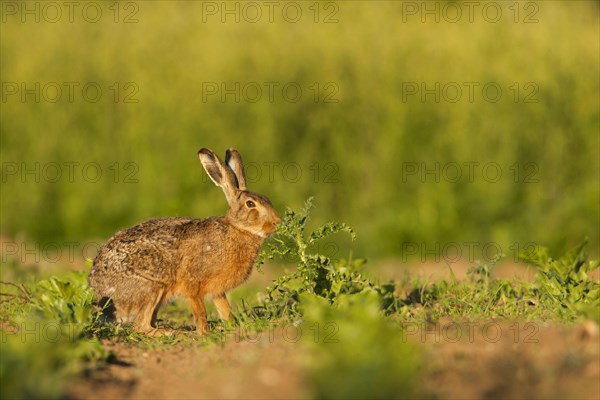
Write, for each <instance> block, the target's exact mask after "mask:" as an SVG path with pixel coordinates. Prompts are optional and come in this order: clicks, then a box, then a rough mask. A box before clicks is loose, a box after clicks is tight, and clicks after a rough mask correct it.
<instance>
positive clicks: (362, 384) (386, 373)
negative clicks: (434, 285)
mask: <svg viewBox="0 0 600 400" xmlns="http://www.w3.org/2000/svg"><path fill="white" fill-rule="evenodd" d="M301 303H302V309H303V313H304V324H303V325H304V326H307V327H312V328H313V329H315V330H320V331H326V332H328V335H327V336H324V335H320V336H318V337H317V336H314V335H305V336H303V338H304V341H303V343H304V345H305V346H306V348H307V349H308V359H307V364H308V366H309V367H310V369H309V375H310V378H311V384H312V387H313V390H314V392H315V393H314V394H315V397H316V398H318V399H397V398H411V397H413V396H414V395H415V393H416V386H417V385H416V382H417V380H418V377H419V374H420V369H421V361H420V354H419V351H418V349H417V347H416V346H415V345H414V344H413V343H411V342H409V341H407V340H406V336H405V335H404V334H403V333H402V328H400V327H394V326H392V325H391V324H390V322H389V321H387V320H386V318H384V317H383V315H382V313H381V303H380V299H379V296H378V295H377V294H376V293H374V292H372V291H364V292H361V293H355V294H342V295H340V296H339V297H338V298H337V301H336V303H334V304H331V303H330V302H328V301H326V300H325V299H324V298H322V297H320V296H318V295H316V294H311V293H304V294H302V295H301Z"/></svg>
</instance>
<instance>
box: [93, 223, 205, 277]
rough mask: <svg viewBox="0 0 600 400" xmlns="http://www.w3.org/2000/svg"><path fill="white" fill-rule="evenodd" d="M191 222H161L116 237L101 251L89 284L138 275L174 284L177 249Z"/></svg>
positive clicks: (123, 231)
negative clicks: (108, 277) (96, 278)
mask: <svg viewBox="0 0 600 400" xmlns="http://www.w3.org/2000/svg"><path fill="white" fill-rule="evenodd" d="M191 221H193V219H192V218H158V219H151V220H148V221H145V222H142V223H141V224H138V225H135V226H132V227H131V228H127V229H125V230H122V231H120V232H118V233H117V234H115V235H114V236H113V237H112V238H111V239H109V241H108V242H107V243H106V244H105V245H104V246H102V247H101V248H100V251H99V252H98V255H97V256H96V258H95V259H94V264H93V266H92V270H91V272H90V281H93V280H94V278H95V277H100V276H111V275H113V276H115V275H118V276H123V275H125V276H131V275H135V276H138V277H142V278H145V279H148V280H151V281H155V282H161V283H164V284H169V283H171V282H173V281H174V279H175V276H176V269H177V264H178V259H179V256H178V248H179V245H180V243H181V235H182V234H185V233H184V232H185V227H186V226H187V225H189V224H190V222H191Z"/></svg>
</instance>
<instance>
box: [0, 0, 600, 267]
mask: <svg viewBox="0 0 600 400" xmlns="http://www.w3.org/2000/svg"><path fill="white" fill-rule="evenodd" d="M7 3H8V4H9V5H10V7H8V8H7V6H6V4H7ZM34 3H36V2H30V5H29V6H30V7H31V9H33V10H34V11H33V14H31V13H30V14H27V13H23V10H24V8H25V7H27V6H26V5H25V4H24V3H22V2H3V5H2V7H3V10H2V39H1V46H0V49H1V52H2V57H1V63H0V66H1V71H2V73H1V74H2V77H1V80H2V103H1V106H2V110H1V128H0V129H1V134H2V150H1V157H2V194H1V211H2V221H1V225H0V230H1V234H2V235H3V236H4V237H8V238H14V237H17V236H18V235H25V237H27V238H28V240H31V241H36V242H40V243H48V242H57V241H59V242H60V241H79V242H82V241H85V240H90V239H106V238H108V237H109V236H111V235H112V234H113V233H114V232H115V231H117V230H118V229H121V228H123V227H125V226H129V225H133V224H135V223H137V222H139V221H141V220H144V219H146V218H150V217H154V216H176V215H191V216H198V217H202V216H209V215H219V214H222V213H224V212H225V209H226V203H225V199H224V196H223V194H222V193H221V192H220V190H218V189H217V188H215V187H214V185H213V184H212V182H210V181H209V180H208V179H207V178H206V175H205V174H204V172H203V171H202V170H201V167H200V163H199V162H198V159H197V156H196V152H197V150H198V149H200V148H201V147H209V148H211V149H213V150H215V151H217V152H218V153H219V154H221V155H224V151H225V149H226V148H228V147H236V148H237V149H239V150H240V152H241V153H242V155H243V156H244V159H245V162H246V163H247V164H248V174H249V180H250V185H249V186H250V189H252V190H254V191H257V192H259V193H264V194H266V195H268V196H269V197H270V198H271V200H272V202H273V203H274V205H275V206H276V208H277V209H278V210H279V211H280V212H281V213H282V212H283V211H284V210H285V207H286V206H291V207H294V208H297V207H300V206H301V205H302V203H303V202H304V200H305V199H306V198H307V197H309V196H314V197H315V202H316V204H317V209H316V210H315V213H314V214H313V215H314V218H315V219H317V220H319V221H328V220H334V219H335V220H341V221H345V222H347V223H349V224H350V225H352V226H353V227H354V228H355V229H356V231H357V232H358V235H359V240H358V242H357V243H356V244H355V245H354V246H355V254H360V255H364V256H369V257H388V256H391V257H399V256H402V255H403V251H404V250H406V248H403V243H404V244H405V243H407V242H414V243H418V244H419V246H423V248H426V249H433V250H434V251H435V249H436V244H441V249H442V250H443V248H444V244H447V243H453V242H454V243H470V242H478V243H480V244H485V243H487V242H495V243H498V245H499V246H500V247H501V248H502V250H503V251H504V252H505V253H507V254H508V253H511V251H512V250H511V249H515V246H516V247H518V246H523V245H526V244H528V243H531V242H534V243H539V244H543V245H547V246H551V247H563V246H565V245H566V244H568V243H574V242H579V241H580V240H581V239H582V238H583V237H585V236H588V237H590V243H591V246H590V251H591V252H592V253H594V254H598V253H599V247H598V246H599V245H598V243H599V242H600V237H599V219H600V215H599V204H600V201H599V182H600V176H599V171H600V166H599V107H600V105H599V76H600V71H599V52H598V49H599V28H598V26H599V22H598V21H599V19H598V14H599V6H598V2H595V1H586V2H567V1H562V2H561V1H551V2H519V3H516V2H495V3H494V2H492V3H493V4H492V6H486V5H487V4H488V3H485V2H484V3H477V2H476V5H475V6H474V8H473V9H472V11H473V12H472V13H469V7H470V6H467V5H465V3H461V2H446V1H439V2H428V3H427V6H428V7H429V8H428V9H430V10H434V11H433V14H428V13H426V12H425V10H424V9H423V7H425V5H424V4H425V3H422V2H395V1H394V2H385V1H377V2H368V1H353V2H343V1H340V2H312V1H311V2H302V1H300V2H294V3H286V2H275V3H274V4H275V5H268V4H267V3H265V2H255V3H252V4H250V5H248V4H247V3H240V2H227V3H223V2H196V1H193V2H190V1H181V2H177V1H174V2H171V1H169V2H167V1H152V2H137V3H134V2H121V3H113V2H95V3H93V4H92V5H88V4H89V3H86V2H81V3H77V4H78V5H77V6H76V7H75V8H74V10H73V13H72V18H71V16H70V14H69V10H68V9H67V7H66V6H64V5H63V6H61V7H62V9H59V11H60V12H61V13H62V14H61V16H60V17H57V15H58V14H56V11H55V10H53V9H51V8H47V7H46V6H45V5H44V3H43V2H42V3H39V4H38V6H39V7H40V9H39V13H38V16H39V22H36V14H35V13H36V11H35V5H32V4H34ZM58 4H62V3H60V2H59V3H58ZM471 4H473V3H471ZM13 6H14V8H13ZM44 7H46V8H44ZM226 7H228V8H226ZM236 7H237V10H239V11H238V12H236ZM415 7H416V8H415ZM490 7H492V8H490ZM436 9H437V15H436V11H435V10H436ZM497 9H499V10H500V12H501V15H500V16H499V17H497V15H498V14H497V13H496V11H497ZM97 10H100V13H101V16H100V17H99V18H97V16H98V15H99V14H98V13H97ZM227 10H233V13H231V14H228V13H227V12H226V11H227ZM259 10H260V12H261V15H258V14H257V11H259ZM457 10H461V12H462V15H461V16H460V18H457V17H458V15H457V14H456V11H457ZM299 13H300V14H299ZM436 18H439V22H436ZM86 19H87V20H86ZM96 19H98V21H97V22H91V21H93V20H96ZM236 20H237V21H236ZM454 20H456V22H451V21H454ZM36 85H39V86H36ZM223 85H225V86H223ZM236 85H239V86H236ZM436 85H438V86H436ZM237 87H239V90H238V89H236V88H237ZM69 88H73V92H72V95H71V93H70V90H69ZM84 88H85V89H84ZM97 88H100V90H101V94H97V93H96V89H97ZM436 88H439V89H436ZM469 88H473V92H472V93H470V90H469ZM484 88H485V90H484ZM498 88H499V89H500V90H501V95H500V96H498V94H497V89H498ZM57 89H59V90H60V92H58V91H57ZM271 89H272V92H270V90H271ZM298 89H300V92H301V95H300V96H298ZM457 89H460V92H459V91H457ZM258 90H260V93H259V92H258ZM215 92H216V93H215ZM415 92H416V93H415ZM436 96H437V97H439V98H436ZM36 97H39V98H36ZM27 171H33V172H27ZM428 171H433V172H428ZM436 171H437V172H436ZM459 173H460V176H458V174H459ZM498 173H500V174H501V175H499V176H498ZM437 246H439V245H437ZM479 248H481V247H479Z"/></svg>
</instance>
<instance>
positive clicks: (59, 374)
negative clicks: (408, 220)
mask: <svg viewBox="0 0 600 400" xmlns="http://www.w3.org/2000/svg"><path fill="white" fill-rule="evenodd" d="M311 208H312V201H311V200H310V199H309V200H308V201H307V202H306V204H305V207H304V208H303V209H302V210H300V211H299V212H296V211H293V210H288V211H287V212H286V214H285V216H284V218H283V223H282V225H281V226H280V227H279V229H278V232H277V234H276V235H275V236H274V237H273V238H272V239H270V240H269V241H268V242H267V244H266V245H265V246H264V250H263V252H262V253H261V257H260V259H259V262H258V263H257V267H261V266H262V264H263V263H264V262H265V261H267V260H275V261H277V260H278V257H283V256H285V257H286V259H291V260H294V264H295V265H296V269H295V270H294V271H292V272H290V273H288V274H285V275H284V276H282V277H280V278H278V279H276V280H275V281H273V283H272V284H271V285H270V286H268V287H267V288H266V290H265V291H264V293H262V294H261V295H259V296H258V297H257V298H258V300H257V301H256V302H245V301H243V302H242V303H241V304H238V307H237V310H236V311H235V312H234V316H235V320H234V321H233V322H222V321H211V322H210V324H211V332H210V333H209V334H208V335H207V336H205V337H203V338H199V337H198V336H197V335H196V334H195V333H194V331H193V327H192V326H191V317H190V311H189V308H188V307H187V306H186V305H185V303H184V302H182V301H179V300H177V301H175V302H172V303H170V304H168V305H166V306H165V307H163V309H162V310H161V313H160V314H159V325H160V326H162V327H170V328H175V329H178V330H179V331H180V333H179V334H177V335H174V336H163V337H159V338H150V337H147V336H145V335H143V334H139V333H135V332H132V331H131V329H130V328H129V327H127V326H120V325H114V324H106V323H102V321H100V320H98V317H97V316H98V315H99V314H98V313H97V311H98V310H97V309H96V308H95V305H94V296H93V293H92V291H91V289H90V288H89V287H88V286H87V283H86V274H85V273H83V272H68V273H63V274H61V275H60V276H52V277H50V278H47V279H41V280H38V281H30V282H27V283H19V282H11V283H8V282H4V283H3V285H2V293H3V299H4V301H3V302H2V303H1V320H2V330H1V333H2V340H3V349H2V350H3V357H2V362H1V364H0V375H1V378H2V382H10V384H8V385H5V384H3V385H2V392H3V393H2V395H3V396H2V397H6V396H8V397H15V396H17V397H60V396H61V395H62V394H63V393H64V390H65V386H64V385H65V383H66V382H68V380H69V379H70V378H72V377H73V376H76V375H78V374H81V372H82V371H83V370H84V369H86V368H101V367H102V366H103V365H104V363H106V362H107V360H109V359H110V354H108V353H107V352H106V351H105V350H103V348H102V346H101V344H100V340H112V341H122V342H127V343H130V344H131V345H135V346H140V347H143V348H147V349H154V348H160V347H162V346H172V345H174V344H179V345H184V346H197V345H200V346H207V345H208V346H210V345H220V344H222V343H224V342H227V341H231V340H232V338H235V340H244V338H246V337H250V338H251V337H254V336H255V334H256V332H262V331H264V330H266V329H269V328H271V327H273V326H289V325H290V324H293V325H294V326H298V327H300V329H302V328H304V329H305V330H306V331H310V329H311V327H315V326H316V327H318V329H317V330H316V331H315V335H319V336H318V340H317V339H314V337H313V335H305V336H304V337H305V339H304V340H303V342H302V343H303V346H304V347H305V348H306V351H307V352H306V354H307V358H306V366H305V368H307V371H310V373H309V379H310V382H311V384H312V385H313V389H314V393H315V396H316V397H318V398H332V397H334V398H342V397H343V398H349V397H353V398H361V397H364V396H369V397H372V398H395V397H398V396H403V397H410V396H413V395H416V394H417V393H418V390H419V389H418V388H417V386H415V382H416V380H417V378H418V377H419V376H420V375H419V374H420V372H419V371H420V367H419V365H420V363H421V359H422V356H421V350H420V347H419V346H417V345H416V344H415V343H413V342H411V341H407V340H406V337H407V336H410V335H413V334H414V331H413V330H412V329H413V328H414V326H415V325H418V326H420V327H421V328H426V327H427V326H430V325H432V324H433V325H436V324H443V323H447V322H448V320H451V321H454V322H455V323H458V324H465V323H469V322H473V321H479V322H481V321H505V322H506V323H510V321H524V322H526V321H534V322H544V321H550V322H554V323H561V324H567V325H568V324H571V323H573V322H575V321H582V320H586V319H590V318H591V319H595V320H596V321H597V322H599V321H598V318H597V317H598V315H597V314H598V313H597V311H598V309H599V301H600V300H599V291H600V284H599V283H598V281H596V280H593V279H590V278H589V275H588V274H589V273H590V272H592V271H593V270H594V269H596V268H597V267H598V265H599V264H598V262H593V261H588V260H587V257H586V255H585V253H584V245H585V244H582V245H581V246H579V247H578V248H576V249H574V250H573V251H571V252H568V253H567V254H565V255H564V256H561V257H558V258H556V259H555V258H552V257H550V256H549V255H548V250H547V249H542V248H539V249H536V250H535V251H533V252H532V251H530V252H528V254H526V255H524V257H526V259H527V260H529V261H530V262H532V263H534V264H535V265H536V266H537V268H538V273H537V275H536V279H535V280H534V281H533V282H525V281H521V280H517V279H509V280H507V279H497V278H493V277H492V271H493V269H494V266H495V264H494V263H491V264H489V265H487V264H479V265H475V266H474V267H473V268H471V269H470V270H469V273H468V278H467V279H466V280H458V279H456V278H455V277H454V276H452V278H451V279H447V280H440V281H434V282H427V281H422V280H418V279H413V278H408V279H407V280H406V281H403V282H402V281H401V282H387V283H383V284H381V283H379V282H377V281H374V280H371V279H369V278H367V277H366V276H365V275H364V274H363V273H362V272H361V269H362V268H363V266H364V260H353V259H351V258H349V259H342V260H331V259H330V258H329V257H327V256H325V255H323V254H321V253H320V252H319V248H318V246H317V244H318V242H319V241H321V240H325V239H327V238H328V237H329V236H330V235H336V234H338V235H339V233H340V232H342V233H344V232H345V233H347V234H349V235H350V236H351V237H352V238H355V237H356V236H355V233H354V231H353V230H352V229H351V228H350V227H349V226H348V225H346V224H343V223H333V222H332V223H327V224H325V225H322V226H319V227H317V228H315V229H312V230H310V229H309V225H310V211H311ZM15 267H16V268H18V266H17V265H14V266H13V268H15ZM262 268H267V267H266V266H262ZM14 276H19V273H18V272H15V273H14ZM458 326H460V325H458ZM525 328H527V327H525ZM307 338H308V339H307ZM313 339H314V340H313ZM40 354H44V357H40ZM24 371H27V374H26V375H27V376H28V378H27V379H21V378H20V376H21V374H24V375H25V372H24ZM340 372H343V374H340ZM340 379H341V380H340ZM374 390H375V391H374Z"/></svg>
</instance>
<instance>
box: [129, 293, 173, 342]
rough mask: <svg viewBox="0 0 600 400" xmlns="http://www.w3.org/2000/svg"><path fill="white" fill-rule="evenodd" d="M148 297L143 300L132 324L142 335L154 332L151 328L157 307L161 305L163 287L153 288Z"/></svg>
mask: <svg viewBox="0 0 600 400" xmlns="http://www.w3.org/2000/svg"><path fill="white" fill-rule="evenodd" d="M153 289H154V290H152V291H151V292H150V295H149V296H148V297H146V298H145V299H144V303H143V304H142V305H141V307H140V308H139V309H138V313H137V316H136V318H135V322H134V328H135V330H136V331H139V332H144V333H154V332H155V331H156V329H155V327H154V326H153V324H154V322H155V319H156V312H157V310H158V306H160V304H161V303H162V301H163V299H164V297H165V293H166V290H165V288H163V287H156V288H153Z"/></svg>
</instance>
